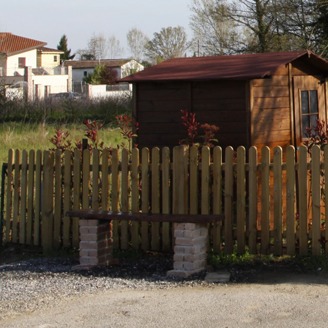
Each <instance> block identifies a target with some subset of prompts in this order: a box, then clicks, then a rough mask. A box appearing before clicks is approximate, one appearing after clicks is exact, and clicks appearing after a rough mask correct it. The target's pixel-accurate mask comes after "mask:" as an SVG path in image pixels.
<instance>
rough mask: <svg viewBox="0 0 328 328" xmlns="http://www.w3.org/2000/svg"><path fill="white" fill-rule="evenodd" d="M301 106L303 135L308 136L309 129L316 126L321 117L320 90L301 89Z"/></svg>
mask: <svg viewBox="0 0 328 328" xmlns="http://www.w3.org/2000/svg"><path fill="white" fill-rule="evenodd" d="M301 108H302V136H303V138H306V137H307V133H306V131H307V129H308V128H310V127H316V125H317V120H318V119H319V110H318V92H317V90H303V91H301Z"/></svg>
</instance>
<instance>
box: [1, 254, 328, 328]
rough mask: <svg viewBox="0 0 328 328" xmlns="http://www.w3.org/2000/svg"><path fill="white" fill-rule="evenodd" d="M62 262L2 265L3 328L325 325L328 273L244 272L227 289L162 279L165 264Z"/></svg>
mask: <svg viewBox="0 0 328 328" xmlns="http://www.w3.org/2000/svg"><path fill="white" fill-rule="evenodd" d="M72 265H73V264H72V263H71V262H70V261H66V262H65V261H63V259H60V260H55V259H50V260H49V259H43V260H40V259H39V260H29V261H25V262H24V261H23V262H16V263H14V264H9V265H1V266H0V283H1V285H0V327H8V328H10V327H24V328H25V327H40V328H41V327H42V328H48V327H49V328H50V327H69V328H75V327H76V328H77V327H79V328H80V327H113V328H114V327H115V328H116V327H161V328H162V327H177V328H179V327H188V328H191V327H220V328H221V327H223V328H224V327H229V328H231V327H288V328H289V327H298V328H302V327H307V328H308V327H326V326H327V322H328V311H327V304H328V284H327V282H328V280H327V276H326V275H324V274H320V273H318V274H303V273H292V272H270V271H267V272H259V273H256V272H255V273H254V272H246V273H239V275H242V276H239V277H238V274H237V275H236V274H234V275H233V279H232V280H233V281H232V282H230V283H228V284H209V283H206V282H204V280H203V278H204V277H203V276H198V277H193V279H189V280H184V281H179V280H172V279H167V278H166V277H165V274H164V273H165V270H166V269H167V268H166V266H169V265H170V263H165V262H164V264H163V261H160V262H157V263H156V262H155V263H154V262H153V261H152V262H142V261H141V264H140V266H131V265H129V266H124V265H121V266H118V267H117V268H109V269H106V270H94V271H90V272H75V271H72V270H71V269H72Z"/></svg>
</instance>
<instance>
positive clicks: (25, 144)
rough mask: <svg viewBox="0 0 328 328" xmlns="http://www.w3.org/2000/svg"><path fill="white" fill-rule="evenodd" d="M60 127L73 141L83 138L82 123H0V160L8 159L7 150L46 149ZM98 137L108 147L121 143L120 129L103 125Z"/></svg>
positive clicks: (2, 161)
mask: <svg viewBox="0 0 328 328" xmlns="http://www.w3.org/2000/svg"><path fill="white" fill-rule="evenodd" d="M56 128H60V129H62V130H65V131H69V133H70V140H72V142H73V143H75V142H76V141H79V140H81V139H82V138H84V134H85V130H86V129H85V126H84V125H83V124H61V125H59V124H42V123H20V122H7V123H1V124H0V140H2V142H1V147H0V161H1V163H6V162H7V161H8V150H9V149H18V150H23V149H25V150H27V151H29V150H31V149H34V150H48V149H50V148H52V147H53V144H52V143H51V142H50V139H51V137H52V136H53V135H54V134H55V129H56ZM99 137H100V139H101V140H102V141H104V144H105V145H106V146H108V147H110V146H111V147H115V146H116V145H117V144H120V143H121V140H122V139H121V134H120V130H119V129H117V128H111V127H110V126H104V127H103V128H102V129H101V130H100V131H99Z"/></svg>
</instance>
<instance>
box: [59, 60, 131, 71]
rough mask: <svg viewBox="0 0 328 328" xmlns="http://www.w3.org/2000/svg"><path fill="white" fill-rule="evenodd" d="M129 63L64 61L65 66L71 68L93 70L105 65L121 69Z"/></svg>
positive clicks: (126, 61) (120, 61) (121, 61)
mask: <svg viewBox="0 0 328 328" xmlns="http://www.w3.org/2000/svg"><path fill="white" fill-rule="evenodd" d="M129 61H131V59H100V60H65V62H64V65H65V66H72V68H73V69H74V68H95V67H96V66H97V65H99V64H101V65H106V66H109V67H121V66H123V65H124V64H126V63H128V62H129Z"/></svg>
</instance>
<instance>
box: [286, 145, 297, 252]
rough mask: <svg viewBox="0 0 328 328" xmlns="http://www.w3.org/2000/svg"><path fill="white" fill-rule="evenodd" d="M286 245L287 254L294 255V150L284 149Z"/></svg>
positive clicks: (290, 147)
mask: <svg viewBox="0 0 328 328" xmlns="http://www.w3.org/2000/svg"><path fill="white" fill-rule="evenodd" d="M286 177H287V181H286V243H287V246H286V247H287V254H289V255H294V254H295V182H296V181H295V148H294V147H293V146H288V147H287V149H286Z"/></svg>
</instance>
